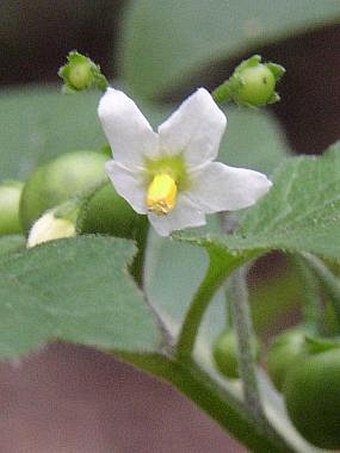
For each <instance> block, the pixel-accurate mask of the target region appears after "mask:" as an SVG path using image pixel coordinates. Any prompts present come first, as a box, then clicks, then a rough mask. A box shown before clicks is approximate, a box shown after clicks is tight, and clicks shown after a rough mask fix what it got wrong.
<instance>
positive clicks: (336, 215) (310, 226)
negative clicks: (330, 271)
mask: <svg viewBox="0 0 340 453" xmlns="http://www.w3.org/2000/svg"><path fill="white" fill-rule="evenodd" d="M339 225H340V144H339V143H338V144H337V145H335V146H333V147H332V148H331V149H330V150H329V151H328V152H327V153H325V154H324V155H323V156H322V157H315V156H314V157H310V156H309V157H307V156H301V157H295V158H290V159H287V160H286V161H285V162H284V163H283V164H282V166H281V167H280V169H279V170H278V172H277V174H276V176H275V178H274V187H273V188H272V190H271V191H270V192H269V194H268V195H267V196H266V197H265V198H263V200H261V201H260V202H259V203H257V204H256V205H255V206H253V207H252V208H250V209H249V210H248V212H247V214H246V215H245V217H244V220H243V222H242V225H241V227H240V228H239V229H238V230H237V232H236V234H235V235H234V236H223V237H222V236H220V237H219V238H217V239H216V240H211V241H210V240H208V239H202V238H198V237H196V238H194V237H192V238H191V240H192V241H193V242H195V241H196V242H199V241H200V242H201V243H202V244H203V245H205V246H207V245H208V244H209V243H210V242H212V243H215V244H216V245H217V244H218V245H219V246H221V247H226V248H227V249H229V250H231V251H232V250H233V251H234V252H235V253H240V252H242V251H243V252H244V253H249V252H251V251H253V252H255V253H257V254H261V253H265V252H267V251H269V250H272V249H280V250H284V251H290V252H295V251H307V252H311V253H314V254H316V255H321V256H323V257H325V258H329V259H333V260H334V259H335V260H340V228H339ZM187 239H189V238H188V237H187Z"/></svg>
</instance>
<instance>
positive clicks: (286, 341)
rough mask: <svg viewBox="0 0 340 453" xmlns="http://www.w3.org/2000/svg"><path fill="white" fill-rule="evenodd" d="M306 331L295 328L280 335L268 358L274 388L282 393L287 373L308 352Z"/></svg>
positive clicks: (274, 342)
mask: <svg viewBox="0 0 340 453" xmlns="http://www.w3.org/2000/svg"><path fill="white" fill-rule="evenodd" d="M305 338H306V331H305V330H304V329H303V328H301V327H295V328H293V329H290V330H287V331H286V332H284V333H283V334H281V335H278V336H277V337H276V338H275V340H274V341H273V343H272V345H271V347H270V349H269V353H268V357H267V367H268V373H269V376H270V377H271V379H272V381H273V384H274V386H275V387H276V389H277V390H279V391H280V392H281V391H282V388H283V385H284V383H285V380H286V378H287V373H288V372H289V370H290V369H291V368H292V367H293V366H294V365H295V363H296V362H297V361H298V360H300V359H301V358H302V357H303V356H304V355H305V354H306V352H307V350H306V344H305Z"/></svg>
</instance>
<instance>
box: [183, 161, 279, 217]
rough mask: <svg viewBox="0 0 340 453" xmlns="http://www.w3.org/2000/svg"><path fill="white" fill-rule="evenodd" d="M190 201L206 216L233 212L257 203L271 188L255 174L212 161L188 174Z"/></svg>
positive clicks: (263, 179)
mask: <svg viewBox="0 0 340 453" xmlns="http://www.w3.org/2000/svg"><path fill="white" fill-rule="evenodd" d="M191 178H192V183H193V187H192V190H191V191H190V193H189V195H188V196H190V199H191V200H192V201H193V202H194V203H197V205H198V206H200V208H201V209H202V210H203V211H204V212H206V213H212V212H218V211H235V210H237V209H242V208H246V207H248V206H251V205H253V204H255V203H256V202H257V200H258V199H259V198H261V197H262V196H263V195H265V194H266V193H267V192H268V191H269V189H270V188H271V186H272V183H271V182H270V181H269V179H268V178H267V177H266V176H265V175H263V174H262V173H259V172H257V171H253V170H248V169H245V168H235V167H228V166H227V165H224V164H222V163H220V162H212V163H210V164H208V165H206V166H205V167H204V168H203V169H201V170H200V171H199V172H197V173H196V175H195V174H192V175H191Z"/></svg>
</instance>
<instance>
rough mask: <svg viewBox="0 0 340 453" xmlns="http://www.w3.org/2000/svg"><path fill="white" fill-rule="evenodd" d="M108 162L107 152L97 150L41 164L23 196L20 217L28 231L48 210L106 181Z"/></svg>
mask: <svg viewBox="0 0 340 453" xmlns="http://www.w3.org/2000/svg"><path fill="white" fill-rule="evenodd" d="M106 161H107V157H106V156H105V155H103V154H100V153H96V152H94V151H74V152H72V153H67V154H63V155H61V156H59V157H57V158H56V159H54V160H53V161H51V162H50V163H49V164H47V165H44V166H43V167H39V168H38V169H37V170H36V171H35V172H34V173H33V174H32V175H31V177H30V178H29V179H28V181H27V182H26V184H25V186H24V189H23V193H22V197H21V202H20V217H21V220H22V224H23V226H24V228H25V229H26V231H28V230H29V229H30V228H31V226H32V225H33V223H34V221H35V220H37V219H38V218H39V217H41V216H42V214H43V213H44V212H45V211H46V210H47V209H50V208H53V207H55V206H57V205H60V204H61V203H63V202H64V201H66V200H68V199H69V198H70V197H72V196H75V195H80V194H82V193H83V192H84V191H87V190H90V189H91V188H94V187H96V186H97V185H99V184H101V183H102V182H103V181H105V180H106V178H107V176H106V174H105V170H104V166H105V162H106Z"/></svg>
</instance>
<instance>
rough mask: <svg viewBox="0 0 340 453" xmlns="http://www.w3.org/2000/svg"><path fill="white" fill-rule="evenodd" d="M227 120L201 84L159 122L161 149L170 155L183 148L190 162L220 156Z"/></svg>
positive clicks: (195, 163) (191, 164) (199, 162)
mask: <svg viewBox="0 0 340 453" xmlns="http://www.w3.org/2000/svg"><path fill="white" fill-rule="evenodd" d="M226 124H227V119H226V117H225V115H224V113H223V112H222V111H221V110H220V109H219V108H218V107H217V105H216V103H215V102H214V100H213V98H212V97H211V95H210V93H209V92H208V91H207V90H205V89H204V88H200V89H198V90H197V91H196V92H195V93H194V94H193V95H191V96H190V97H189V98H188V99H187V100H186V101H184V102H183V104H182V105H181V106H180V107H179V108H178V110H176V111H175V112H174V113H173V114H172V115H171V116H170V118H168V119H167V120H166V121H165V122H164V123H163V124H161V125H160V126H159V128H158V133H159V136H160V149H161V150H162V152H164V153H166V154H168V155H175V154H179V153H181V152H183V154H184V156H185V158H186V161H187V162H188V164H189V165H190V166H193V167H195V166H198V165H202V164H204V163H206V162H209V161H212V160H214V159H215V158H216V157H217V153H218V148H219V145H220V141H221V138H222V135H223V132H224V129H225V126H226Z"/></svg>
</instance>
